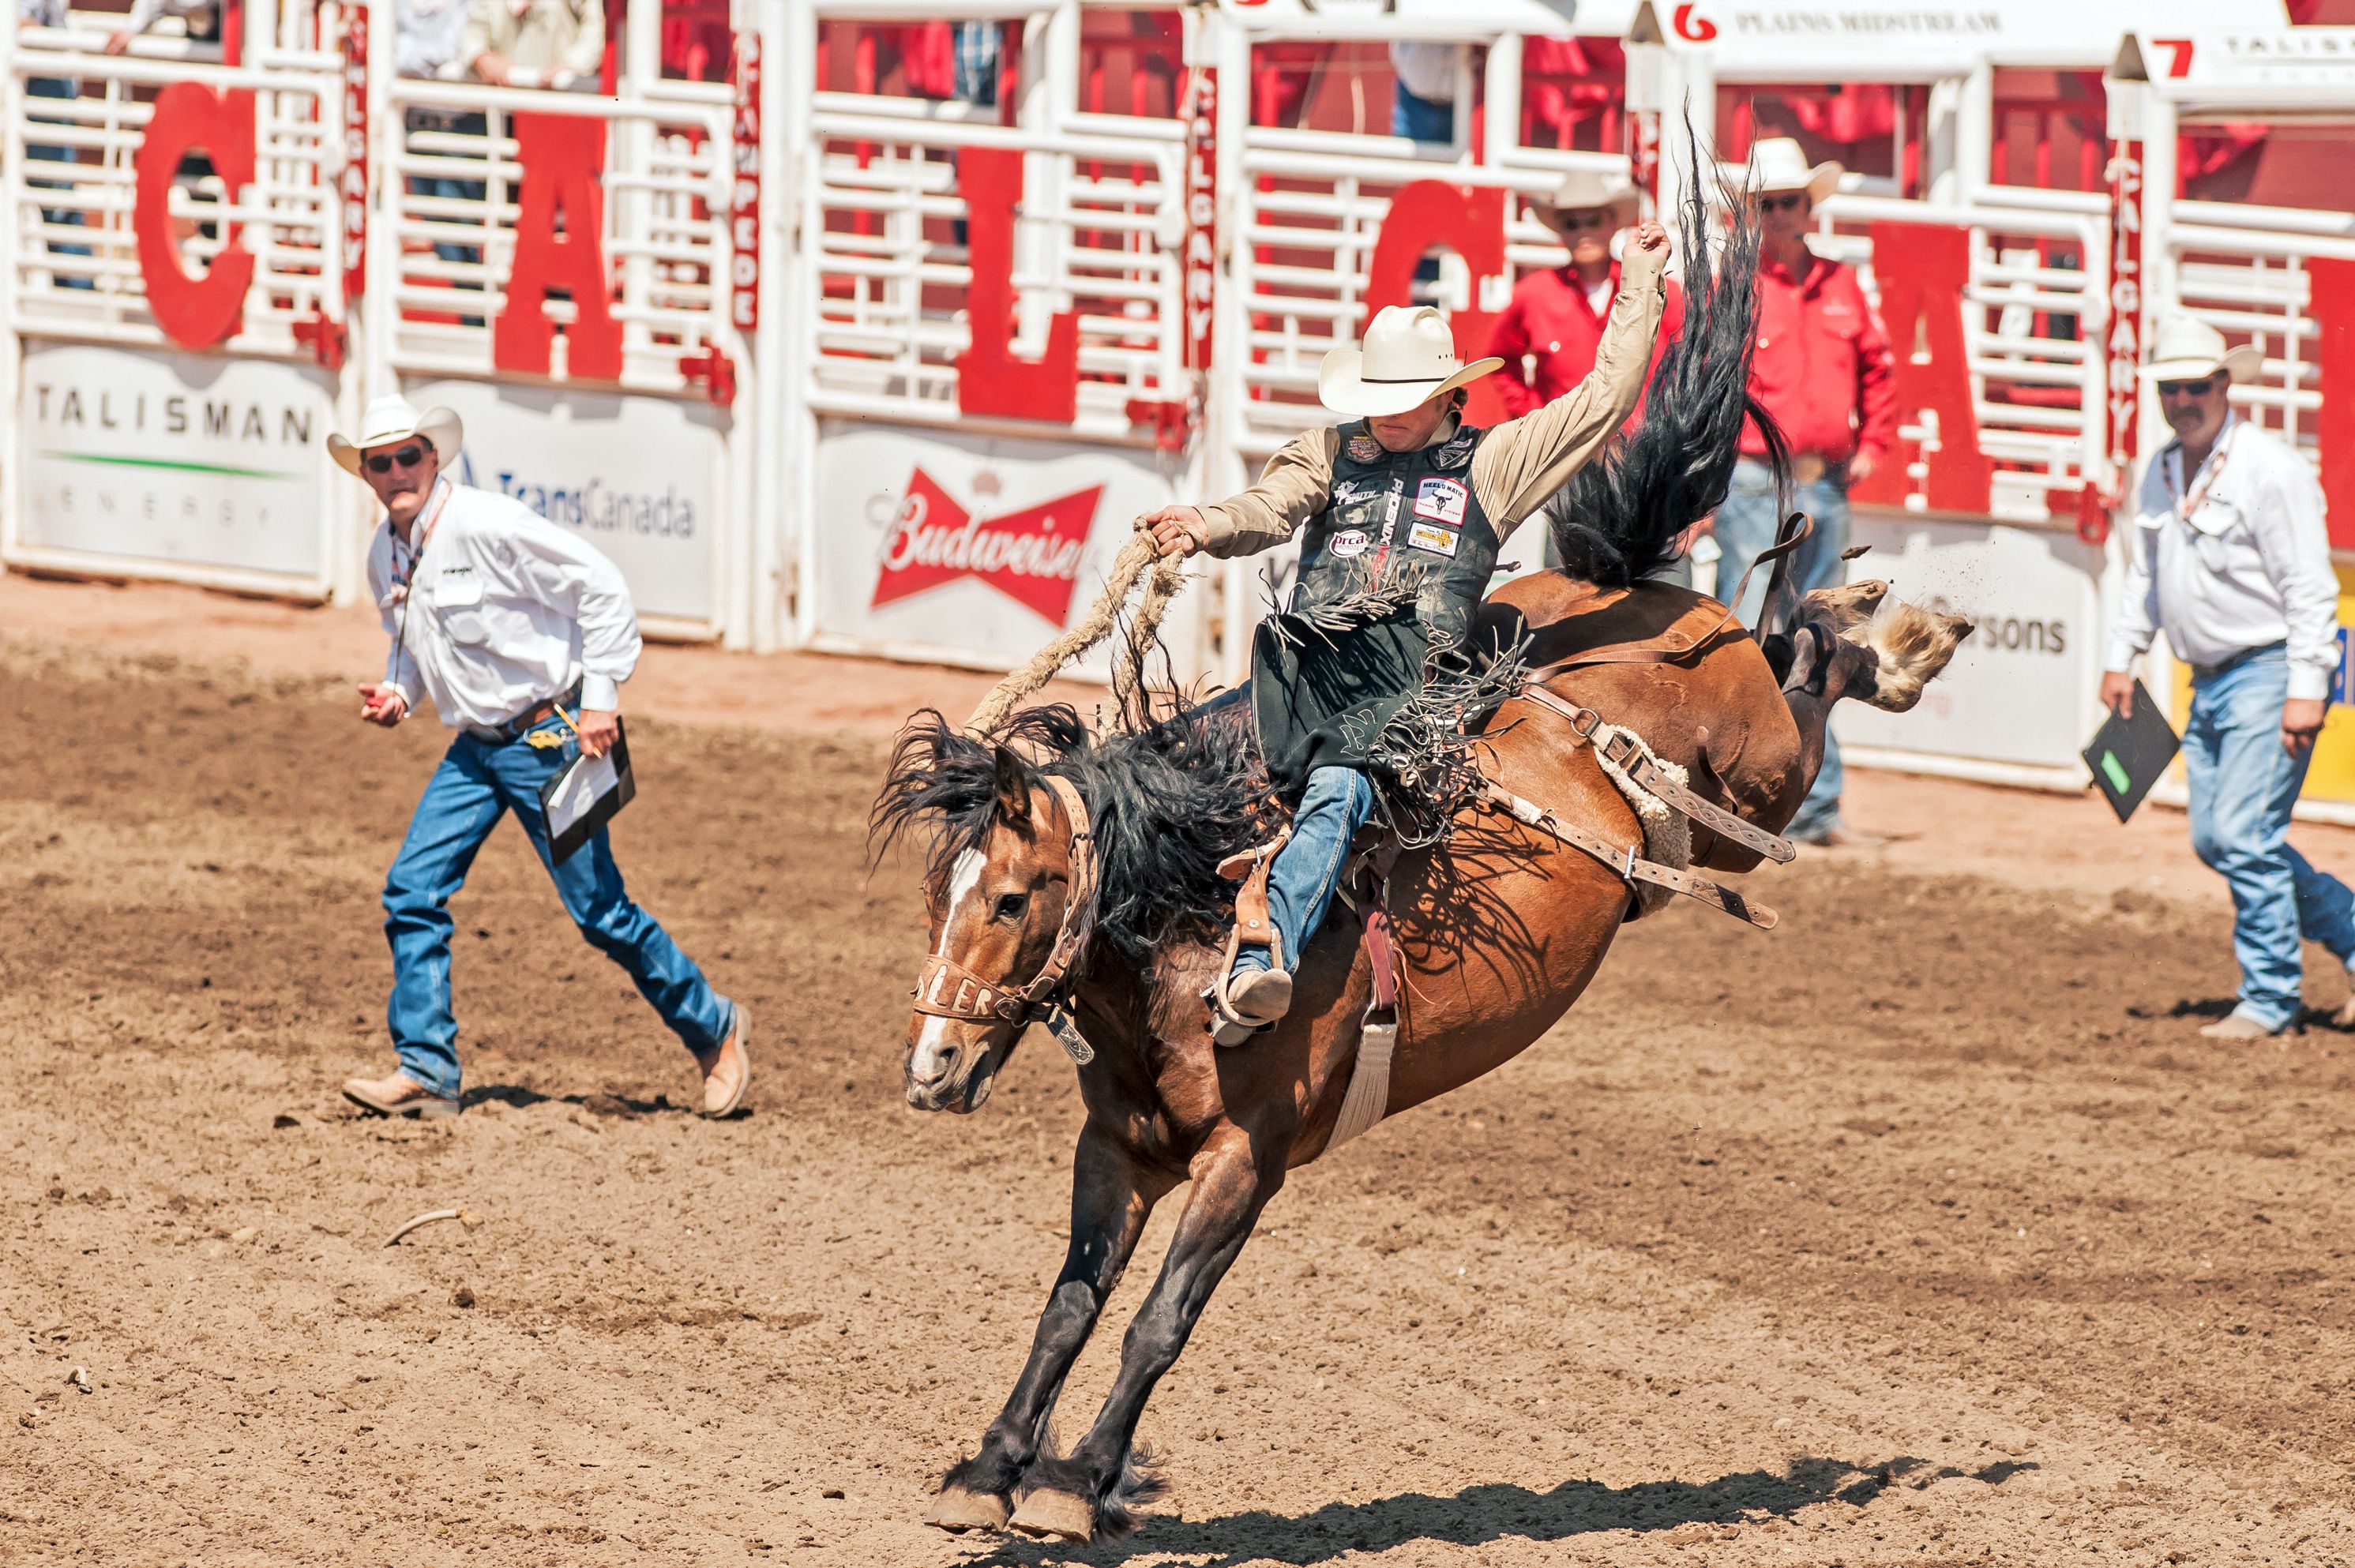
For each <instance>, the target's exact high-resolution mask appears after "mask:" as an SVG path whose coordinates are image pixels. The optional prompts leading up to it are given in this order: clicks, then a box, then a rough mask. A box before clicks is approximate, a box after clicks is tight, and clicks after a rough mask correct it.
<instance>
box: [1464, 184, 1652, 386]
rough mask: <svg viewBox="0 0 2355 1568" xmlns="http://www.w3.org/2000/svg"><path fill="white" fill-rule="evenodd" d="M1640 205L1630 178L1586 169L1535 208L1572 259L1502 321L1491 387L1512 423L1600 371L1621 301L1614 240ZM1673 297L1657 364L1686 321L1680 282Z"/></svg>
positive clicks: (1540, 280)
mask: <svg viewBox="0 0 2355 1568" xmlns="http://www.w3.org/2000/svg"><path fill="white" fill-rule="evenodd" d="M1639 205H1640V198H1639V197H1638V196H1637V195H1636V187H1635V186H1634V185H1629V184H1628V183H1627V182H1626V181H1625V180H1624V179H1618V178H1615V177H1612V176H1607V175H1598V174H1593V173H1591V172H1589V171H1587V170H1583V169H1580V170H1575V171H1573V172H1572V173H1571V174H1570V175H1567V176H1565V177H1564V178H1563V180H1562V182H1561V186H1560V187H1559V188H1558V189H1556V190H1555V192H1554V193H1553V196H1552V197H1551V198H1550V200H1547V201H1542V202H1537V203H1534V204H1532V208H1533V210H1534V211H1535V212H1536V214H1537V219H1538V221H1539V222H1540V223H1542V224H1544V225H1545V226H1546V227H1547V228H1550V229H1551V230H1552V231H1553V233H1554V236H1555V238H1559V239H1560V240H1561V242H1562V244H1563V245H1564V246H1566V247H1568V248H1569V250H1570V261H1569V263H1568V264H1567V265H1566V266H1561V267H1549V268H1547V269H1546V270H1543V271H1541V272H1532V273H1530V274H1529V276H1528V277H1526V278H1523V279H1522V280H1521V281H1519V282H1518V283H1516V284H1515V285H1514V286H1513V299H1512V302H1511V303H1510V304H1508V305H1507V306H1506V307H1505V313H1504V314H1502V315H1500V316H1498V317H1497V325H1496V329H1495V331H1494V333H1493V334H1492V335H1491V336H1490V338H1489V341H1488V350H1487V351H1488V353H1490V354H1492V355H1497V356H1498V357H1499V358H1501V359H1503V360H1504V362H1505V368H1504V369H1503V370H1501V371H1499V372H1498V373H1497V379H1496V381H1495V382H1494V383H1493V385H1494V386H1495V387H1496V388H1497V394H1498V395H1499V396H1500V397H1503V398H1504V402H1505V412H1506V413H1507V414H1508V415H1510V416H1511V417H1512V418H1516V419H1518V418H1520V417H1521V416H1522V415H1524V414H1532V413H1535V412H1536V411H1537V410H1538V409H1540V408H1544V407H1545V406H1546V405H1547V404H1548V403H1550V402H1552V401H1553V400H1554V399H1555V398H1557V397H1561V395H1562V394H1563V393H1565V392H1567V391H1569V390H1570V389H1571V388H1572V387H1575V386H1577V385H1578V384H1579V383H1580V382H1582V381H1583V380H1585V379H1586V376H1587V372H1589V371H1591V370H1593V368H1594V351H1595V350H1596V348H1598V347H1599V346H1600V345H1601V344H1602V342H1603V328H1604V323H1605V322H1607V321H1608V320H1609V319H1610V316H1611V302H1612V301H1613V300H1614V299H1616V298H1618V296H1619V263H1618V262H1616V261H1614V260H1612V258H1611V242H1612V239H1613V238H1614V236H1616V235H1617V234H1618V232H1619V231H1620V230H1621V229H1623V228H1626V227H1627V226H1628V225H1630V224H1632V223H1634V222H1635V221H1636V216H1637V207H1639ZM1684 313H1685V300H1684V291H1682V290H1680V289H1678V287H1677V286H1676V284H1675V283H1674V282H1670V283H1669V284H1668V313H1667V314H1666V315H1664V316H1662V317H1661V319H1660V335H1659V338H1658V340H1657V342H1656V343H1655V344H1654V345H1653V348H1652V363H1653V364H1654V365H1657V364H1658V363H1659V360H1660V355H1662V354H1663V353H1665V352H1666V351H1667V349H1668V342H1669V340H1670V339H1672V338H1673V337H1675V336H1676V334H1677V330H1678V327H1679V326H1680V325H1681V324H1682V323H1683V321H1684Z"/></svg>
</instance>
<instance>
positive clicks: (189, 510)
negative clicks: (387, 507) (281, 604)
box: [17, 341, 335, 580]
mask: <svg viewBox="0 0 2355 1568" xmlns="http://www.w3.org/2000/svg"><path fill="white" fill-rule="evenodd" d="M20 386H21V391H20V397H19V399H18V418H19V419H20V420H21V421H22V431H23V434H22V438H21V446H20V450H22V451H23V453H24V458H23V463H22V471H21V472H20V473H19V474H18V476H17V482H18V485H19V490H18V496H19V499H20V504H21V507H22V511H21V513H20V515H21V517H22V526H21V528H20V530H19V538H20V541H21V542H22V543H23V544H24V545H27V546H34V547H38V548H44V549H51V550H69V551H73V552H76V553H78V554H81V555H88V556H117V557H122V558H123V559H124V560H125V561H126V562H133V561H152V562H163V563H168V564H171V565H175V566H180V567H231V568H235V569H238V570H241V571H251V572H267V573H272V574H274V575H280V576H284V577H294V578H300V579H305V580H317V579H321V578H324V577H325V575H326V570H327V564H326V531H325V520H324V514H325V508H324V507H323V504H322V503H323V496H324V485H325V479H326V473H327V468H326V461H327V460H326V456H325V452H326V446H325V443H326V439H327V432H328V431H329V430H330V429H333V428H334V424H335V405H334V385H333V382H332V381H331V379H330V378H329V377H328V376H326V375H325V373H324V372H322V371H318V370H315V369H313V368H310V367H308V366H295V365H285V364H281V363H279V362H277V361H274V360H260V359H229V358H225V357H214V356H209V355H191V354H172V353H159V352H157V351H155V350H154V349H143V350H141V351H139V352H137V353H135V354H134V353H126V352H125V351H123V350H122V349H116V348H103V347H99V346H96V345H94V344H48V343H41V342H38V341H32V342H28V343H27V344H26V348H25V363H24V376H23V379H22V382H21V384H20Z"/></svg>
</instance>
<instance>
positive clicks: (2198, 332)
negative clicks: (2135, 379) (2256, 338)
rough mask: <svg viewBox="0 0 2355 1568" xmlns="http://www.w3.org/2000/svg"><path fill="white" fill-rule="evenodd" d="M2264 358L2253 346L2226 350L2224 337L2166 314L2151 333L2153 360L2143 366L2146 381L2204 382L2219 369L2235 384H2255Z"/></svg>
mask: <svg viewBox="0 0 2355 1568" xmlns="http://www.w3.org/2000/svg"><path fill="white" fill-rule="evenodd" d="M2264 363H2265V356H2264V354H2263V353H2262V352H2261V351H2260V350H2259V349H2258V348H2257V346H2256V345H2255V344H2248V343H2244V344H2242V345H2241V346H2240V347H2238V348H2234V349H2227V348H2226V347H2225V346H2224V334H2222V333H2221V332H2218V331H2217V330H2216V329H2215V328H2214V327H2211V326H2210V325H2209V324H2208V323H2206V322H2203V321H2198V320H2195V319H2193V318H2192V317H2190V316H2186V315H2164V316H2161V317H2159V318H2158V325H2157V326H2156V327H2154V328H2153V329H2152V331H2151V334H2150V360H2149V362H2148V363H2147V364H2146V365H2145V366H2143V367H2142V378H2143V379H2144V380H2145V381H2205V380H2206V379H2208V377H2210V376H2213V375H2215V374H2216V372H2218V371H2219V370H2221V371H2222V372H2224V374H2225V375H2227V376H2231V377H2232V379H2233V380H2235V381H2254V380H2255V379H2256V376H2257V372H2258V371H2259V370H2261V369H2263V368H2264Z"/></svg>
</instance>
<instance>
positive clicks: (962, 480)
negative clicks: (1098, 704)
mask: <svg viewBox="0 0 2355 1568" xmlns="http://www.w3.org/2000/svg"><path fill="white" fill-rule="evenodd" d="M1169 499H1170V488H1169V483H1168V482H1167V480H1165V479H1164V478H1162V476H1161V474H1160V472H1159V471H1158V470H1157V469H1156V467H1155V465H1154V462H1153V460H1152V458H1151V456H1150V455H1149V454H1146V453H1139V452H1132V451H1129V450H1124V449H1119V448H1108V447H1100V446H1083V445H1078V444H1075V443H1072V442H1068V441H1039V440H1015V439H1012V438H1000V437H984V436H964V435H956V434H952V433H948V432H944V431H934V430H916V429H895V428H892V427H889V426H879V425H869V424H852V423H839V424H831V423H830V424H828V425H827V426H826V429H825V430H824V432H823V433H822V434H821V436H820V438H819V444H818V471H817V510H816V513H815V516H816V518H817V520H818V522H817V526H816V528H815V534H814V536H813V538H812V541H811V550H812V554H813V556H814V560H813V563H812V567H813V569H812V573H811V576H812V579H813V585H812V586H813V588H814V589H815V595H816V630H817V631H818V633H819V634H820V635H821V636H822V637H824V638H826V639H827V640H828V641H830V642H832V643H833V645H835V646H837V647H857V648H870V649H877V648H895V649H902V650H910V651H913V650H918V649H924V648H931V649H937V650H939V651H940V652H941V654H942V656H943V657H946V658H954V659H957V660H959V661H961V662H962V661H965V660H975V661H979V662H990V663H999V664H1004V665H1007V666H1012V665H1015V664H1018V663H1020V662H1023V661H1024V660H1026V659H1028V658H1029V657H1030V655H1031V654H1033V653H1035V652H1038V649H1039V644H1040V643H1042V642H1044V641H1047V639H1049V638H1050V637H1052V636H1053V635H1054V634H1055V633H1057V632H1058V631H1060V630H1063V629H1064V628H1065V627H1066V626H1068V625H1070V624H1071V620H1073V619H1074V618H1075V617H1078V616H1080V615H1083V614H1085V613H1086V612H1087V610H1088V608H1089V606H1090V605H1092V603H1093V602H1094V600H1095V596H1096V592H1097V590H1098V588H1100V587H1101V586H1102V584H1103V579H1104V574H1105V573H1106V572H1107V571H1108V570H1109V569H1110V568H1111V567H1112V563H1113V558H1114V556H1117V555H1119V554H1120V548H1121V546H1122V545H1124V544H1125V543H1126V542H1127V539H1128V535H1129V528H1130V524H1131V523H1132V522H1133V521H1134V520H1135V518H1136V517H1137V516H1138V515H1139V514H1143V513H1146V512H1150V511H1153V510H1155V509H1156V508H1157V507H1159V506H1161V505H1163V504H1165V503H1167V501H1168V500H1169ZM1102 663H1103V661H1102V659H1101V657H1099V658H1098V659H1097V660H1096V661H1095V663H1094V666H1093V667H1095V668H1099V669H1100V668H1101V667H1102Z"/></svg>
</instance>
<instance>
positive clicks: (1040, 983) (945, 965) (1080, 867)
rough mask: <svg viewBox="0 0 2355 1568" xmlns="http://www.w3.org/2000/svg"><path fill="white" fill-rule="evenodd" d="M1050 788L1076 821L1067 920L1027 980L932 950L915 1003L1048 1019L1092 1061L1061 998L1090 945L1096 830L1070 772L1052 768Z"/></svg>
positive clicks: (1074, 1053) (936, 1012)
mask: <svg viewBox="0 0 2355 1568" xmlns="http://www.w3.org/2000/svg"><path fill="white" fill-rule="evenodd" d="M1047 788H1048V789H1049V790H1050V792H1051V793H1052V794H1053V795H1054V797H1055V799H1056V800H1059V801H1060V802H1061V804H1062V807H1063V815H1064V816H1065V817H1066V818H1067V819H1068V820H1069V821H1070V822H1071V851H1070V863H1071V881H1070V891H1069V892H1068V893H1067V894H1066V895H1064V900H1063V919H1062V924H1061V925H1060V926H1059V927H1056V930H1055V945H1054V947H1053V948H1051V949H1050V950H1049V952H1048V954H1047V961H1046V963H1045V964H1044V965H1043V966H1041V967H1040V969H1039V973H1038V974H1037V975H1036V976H1035V977H1034V978H1033V979H1032V980H1031V981H1030V983H1029V984H1028V985H1026V986H1021V987H1019V988H1017V987H1015V986H1012V985H1009V984H1007V982H1006V981H1004V980H984V979H982V978H981V977H980V976H979V975H977V974H975V973H974V972H973V971H972V970H971V969H966V968H965V967H964V965H963V964H960V963H958V962H957V961H956V960H955V959H952V958H950V957H948V956H947V955H946V954H944V953H932V954H928V955H927V956H926V957H925V959H924V964H923V968H922V969H920V970H918V971H917V974H916V1011H917V1012H922V1013H926V1014H929V1015H930V1016H932V1017H934V1018H954V1019H957V1020H960V1021H962V1022H967V1023H1012V1024H1015V1025H1017V1026H1018V1027H1021V1026H1027V1025H1028V1024H1032V1023H1044V1024H1045V1025H1047V1027H1048V1028H1049V1029H1050V1030H1052V1031H1053V1032H1054V1035H1055V1038H1056V1039H1057V1040H1058V1041H1060V1042H1061V1044H1062V1047H1063V1050H1064V1051H1065V1052H1066V1053H1067V1054H1069V1055H1070V1056H1071V1060H1072V1061H1073V1062H1075V1063H1077V1064H1079V1065H1081V1066H1082V1067H1084V1066H1086V1065H1088V1064H1089V1063H1090V1062H1092V1061H1093V1060H1094V1059H1095V1051H1094V1048H1093V1047H1092V1046H1090V1045H1089V1044H1088V1042H1087V1038H1086V1036H1084V1035H1082V1033H1080V1031H1079V1026H1078V1024H1076V1023H1074V1022H1072V1020H1071V1010H1070V1009H1069V1008H1067V1007H1065V1006H1064V1005H1063V1003H1062V1000H1061V999H1062V993H1063V991H1064V990H1065V989H1066V988H1067V987H1068V986H1069V984H1070V982H1071V966H1072V965H1073V964H1075V963H1077V962H1078V961H1079V957H1080V950H1081V949H1082V948H1084V947H1086V946H1087V939H1088V921H1089V919H1090V917H1091V916H1092V914H1093V912H1094V908H1095V898H1096V847H1095V835H1094V834H1093V833H1092V832H1090V830H1089V825H1088V808H1087V802H1086V801H1084V800H1081V799H1080V792H1079V790H1078V789H1075V788H1073V787H1072V785H1071V780H1070V779H1062V778H1058V777H1057V776H1055V775H1053V774H1049V775H1048V776H1047Z"/></svg>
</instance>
